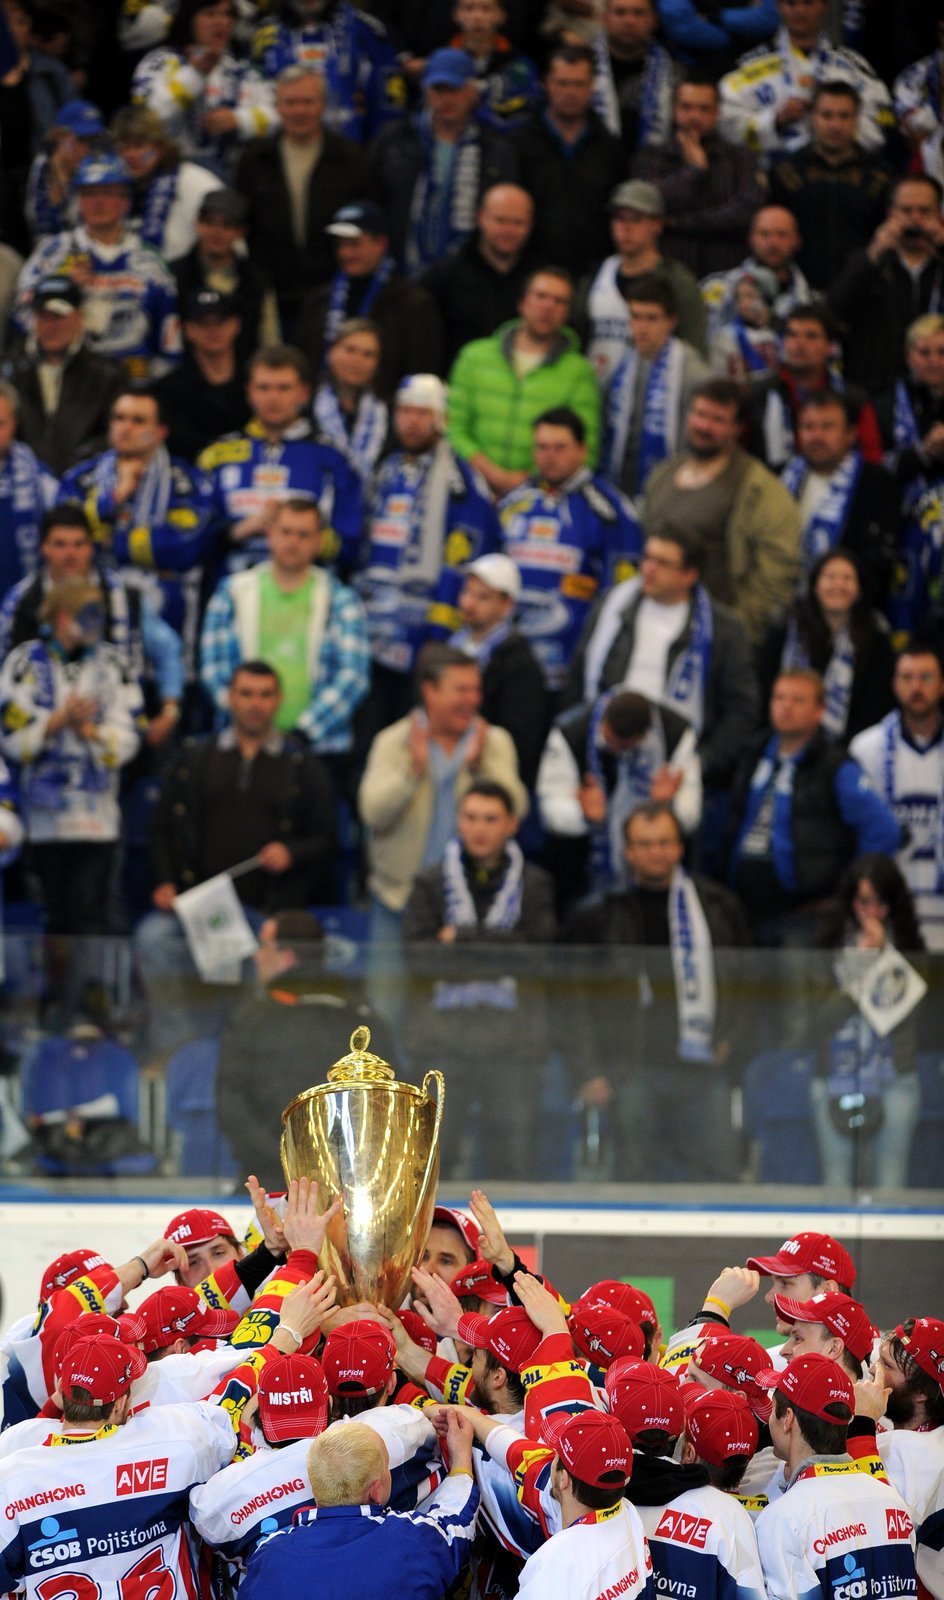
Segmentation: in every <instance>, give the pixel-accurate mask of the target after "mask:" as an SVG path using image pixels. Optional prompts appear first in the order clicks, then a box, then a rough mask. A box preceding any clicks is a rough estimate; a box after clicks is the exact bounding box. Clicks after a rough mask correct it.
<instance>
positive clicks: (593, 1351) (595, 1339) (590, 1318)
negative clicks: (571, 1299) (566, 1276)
mask: <svg viewBox="0 0 944 1600" xmlns="http://www.w3.org/2000/svg"><path fill="white" fill-rule="evenodd" d="M567 1326H568V1328H569V1329H570V1336H571V1338H572V1339H573V1341H574V1344H575V1345H576V1347H577V1350H578V1351H579V1353H580V1354H581V1355H582V1356H585V1357H586V1359H587V1360H588V1361H592V1362H594V1364H595V1365H596V1366H598V1367H608V1366H609V1365H610V1362H611V1361H618V1360H619V1359H620V1357H621V1356H642V1355H643V1354H644V1353H645V1349H646V1341H645V1338H644V1337H643V1331H642V1329H641V1328H640V1326H639V1324H638V1323H637V1322H633V1321H631V1320H630V1318H629V1317H627V1316H625V1315H624V1314H623V1312H622V1311H617V1310H616V1309H615V1308H614V1307H613V1306H610V1305H606V1304H605V1303H603V1302H600V1303H598V1304H597V1305H583V1306H582V1305H581V1302H580V1301H578V1302H577V1304H576V1305H575V1306H574V1308H573V1310H572V1311H571V1313H570V1316H569V1317H568V1318H567Z"/></svg>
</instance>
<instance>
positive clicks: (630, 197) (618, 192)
mask: <svg viewBox="0 0 944 1600" xmlns="http://www.w3.org/2000/svg"><path fill="white" fill-rule="evenodd" d="M609 209H610V210H611V211H638V212H639V214H640V216H642V217H664V216H665V201H664V200H663V198H662V195H661V193H660V191H659V190H658V189H657V188H656V186H655V184H654V183H645V182H644V181H643V179H642V178H631V179H630V180H629V182H628V183H621V184H618V185H617V187H616V188H615V189H614V190H613V193H612V194H611V195H610V202H609Z"/></svg>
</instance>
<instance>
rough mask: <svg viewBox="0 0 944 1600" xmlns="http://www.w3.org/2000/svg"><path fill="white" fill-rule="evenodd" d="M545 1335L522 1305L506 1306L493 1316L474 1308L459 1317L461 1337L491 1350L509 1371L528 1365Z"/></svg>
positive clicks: (520, 1370) (466, 1342)
mask: <svg viewBox="0 0 944 1600" xmlns="http://www.w3.org/2000/svg"><path fill="white" fill-rule="evenodd" d="M542 1337H543V1336H542V1334H541V1333H540V1332H539V1331H538V1329H537V1328H536V1327H535V1326H534V1323H533V1322H532V1321H531V1318H530V1317H529V1316H528V1313H527V1312H526V1311H524V1310H522V1308H521V1306H506V1307H504V1308H503V1309H502V1310H501V1311H496V1312H494V1313H493V1314H492V1316H490V1317H483V1316H480V1315H478V1313H476V1312H474V1311H470V1312H469V1313H468V1314H467V1315H466V1316H464V1317H460V1318H459V1338H460V1339H461V1340H462V1341H463V1342H464V1343H465V1344H471V1345H474V1346H475V1348H476V1349H477V1350H490V1351H491V1352H492V1355H493V1356H494V1357H495V1359H496V1361H500V1362H501V1364H502V1366H503V1367H507V1368H508V1371H509V1372H522V1371H523V1370H524V1368H525V1367H526V1366H528V1364H529V1362H530V1361H531V1357H532V1356H533V1355H534V1352H535V1350H536V1349H537V1347H538V1345H539V1344H540V1343H541V1339H542Z"/></svg>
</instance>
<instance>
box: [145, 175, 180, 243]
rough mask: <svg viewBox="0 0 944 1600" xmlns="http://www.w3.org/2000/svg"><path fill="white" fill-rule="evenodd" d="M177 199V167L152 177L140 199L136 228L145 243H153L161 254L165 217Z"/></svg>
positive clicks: (165, 228) (165, 224)
mask: <svg viewBox="0 0 944 1600" xmlns="http://www.w3.org/2000/svg"><path fill="white" fill-rule="evenodd" d="M176 199H177V168H176V167H175V168H174V170H173V172H162V173H160V175H159V176H158V177H156V178H152V180H151V182H150V183H149V184H148V186H147V189H146V191H145V193H144V196H143V199H142V200H141V201H140V209H139V218H138V230H139V232H140V235H141V238H142V239H143V240H144V242H145V244H149V245H153V247H154V249H155V250H158V251H159V252H160V254H161V255H163V254H164V235H165V233H166V231H167V218H168V217H169V216H170V211H171V207H172V206H173V204H174V201H175V200H176Z"/></svg>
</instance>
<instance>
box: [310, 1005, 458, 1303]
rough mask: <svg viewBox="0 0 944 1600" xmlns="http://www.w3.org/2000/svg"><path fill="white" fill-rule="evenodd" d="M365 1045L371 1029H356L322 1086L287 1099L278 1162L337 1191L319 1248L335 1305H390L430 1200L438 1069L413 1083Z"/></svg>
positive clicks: (400, 1289) (424, 1226) (422, 1238)
mask: <svg viewBox="0 0 944 1600" xmlns="http://www.w3.org/2000/svg"><path fill="white" fill-rule="evenodd" d="M369 1044H370V1029H369V1028H355V1030H354V1032H353V1033H352V1034H351V1051H350V1054H349V1055H346V1056H342V1057H341V1060H340V1061H336V1062H335V1063H334V1066H333V1067H331V1068H330V1070H329V1072H328V1081H327V1083H319V1084H318V1085H317V1086H316V1087H315V1088H313V1089H306V1090H305V1092H304V1093H303V1094H300V1095H298V1096H297V1098H296V1099H294V1100H293V1101H292V1103H291V1105H290V1106H286V1108H285V1110H284V1111H283V1112H282V1130H283V1131H282V1151H281V1153H282V1169H283V1171H284V1173H285V1177H286V1181H287V1182H291V1180H292V1179H293V1178H314V1179H315V1180H316V1181H317V1183H318V1185H319V1188H320V1193H321V1198H322V1200H323V1202H324V1204H325V1205H327V1204H328V1203H329V1201H330V1200H332V1199H333V1198H334V1196H335V1195H340V1196H341V1199H342V1201H343V1210H342V1211H341V1212H340V1213H339V1214H338V1216H336V1217H335V1218H334V1220H333V1222H332V1223H331V1225H330V1227H329V1229H328V1236H327V1238H326V1239H325V1244H324V1249H323V1250H322V1252H321V1265H322V1266H323V1267H324V1268H325V1269H326V1270H327V1271H328V1272H333V1273H334V1275H335V1277H336V1278H337V1281H338V1304H339V1305H352V1304H353V1303H354V1302H355V1301H357V1300H371V1301H373V1302H374V1303H379V1304H382V1305H387V1306H391V1307H396V1306H399V1305H400V1304H401V1303H402V1300H403V1295H404V1293H405V1291H406V1289H407V1287H408V1286H409V1281H410V1269H411V1268H412V1267H414V1266H415V1265H416V1263H417V1261H418V1260H419V1258H420V1254H421V1252H422V1249H423V1246H424V1244H425V1243H426V1237H427V1235H428V1233H429V1228H430V1222H431V1220H432V1215H433V1207H434V1205H435V1202H436V1184H437V1181H438V1179H439V1125H440V1122H441V1121H442V1112H443V1097H444V1093H445V1085H444V1083H443V1075H442V1073H441V1072H427V1074H426V1077H425V1078H424V1079H423V1087H422V1089H418V1088H417V1087H416V1085H415V1084H412V1083H401V1082H399V1081H398V1079H397V1077H396V1073H395V1072H394V1069H393V1067H392V1066H391V1065H390V1063H389V1062H388V1061H383V1060H382V1059H381V1058H380V1056H376V1055H372V1054H371V1052H370V1050H369V1049H368V1046H369ZM430 1086H433V1087H435V1090H436V1095H435V1098H433V1096H432V1095H431V1093H430V1092H429V1091H430Z"/></svg>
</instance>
